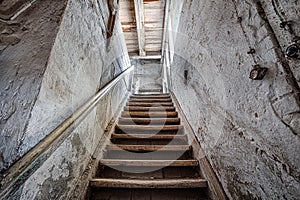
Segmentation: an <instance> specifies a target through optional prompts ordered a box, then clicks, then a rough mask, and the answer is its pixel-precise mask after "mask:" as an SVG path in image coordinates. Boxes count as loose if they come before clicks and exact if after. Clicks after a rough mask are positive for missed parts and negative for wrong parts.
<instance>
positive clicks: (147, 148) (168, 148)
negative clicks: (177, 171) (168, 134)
mask: <svg viewBox="0 0 300 200" xmlns="http://www.w3.org/2000/svg"><path fill="white" fill-rule="evenodd" d="M191 149H192V147H191V146H189V145H169V146H165V145H108V146H107V150H108V151H119V150H121V151H122V150H126V151H132V152H139V151H141V152H144V151H190V150H191Z"/></svg>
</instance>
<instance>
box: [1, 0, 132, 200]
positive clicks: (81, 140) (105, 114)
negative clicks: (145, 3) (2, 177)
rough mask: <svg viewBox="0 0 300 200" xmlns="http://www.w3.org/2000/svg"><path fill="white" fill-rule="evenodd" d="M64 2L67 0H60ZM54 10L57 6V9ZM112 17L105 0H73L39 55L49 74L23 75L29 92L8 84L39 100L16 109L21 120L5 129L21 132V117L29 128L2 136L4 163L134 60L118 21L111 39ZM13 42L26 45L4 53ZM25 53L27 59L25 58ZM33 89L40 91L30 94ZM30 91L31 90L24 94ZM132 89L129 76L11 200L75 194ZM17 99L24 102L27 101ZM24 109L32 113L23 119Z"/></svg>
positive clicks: (66, 197)
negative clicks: (9, 135) (109, 20)
mask: <svg viewBox="0 0 300 200" xmlns="http://www.w3.org/2000/svg"><path fill="white" fill-rule="evenodd" d="M51 2H56V1H49V2H48V1H39V3H38V4H37V5H36V6H35V8H36V9H37V10H39V9H41V7H44V6H45V7H48V6H49V4H51ZM60 3H61V4H63V2H61V1H60ZM54 10H55V9H54V8H53V9H52V12H53V11H54ZM41 12H44V10H41ZM46 13H47V12H46ZM32 14H33V13H32ZM30 17H31V16H29V18H30ZM108 18H109V8H108V5H107V2H106V1H97V0H84V1H76V0H69V1H68V2H67V6H66V8H65V11H64V15H63V17H62V21H61V24H60V26H59V30H58V32H57V33H55V34H54V33H53V36H52V37H53V42H52V43H51V44H49V51H48V52H47V53H48V54H46V53H45V55H46V56H45V57H41V58H40V61H41V62H42V61H43V62H42V63H43V65H42V67H43V70H44V71H43V73H41V72H39V71H38V70H34V69H33V72H36V73H35V74H31V75H30V77H31V76H33V77H32V81H30V79H28V78H27V77H26V75H28V74H30V73H31V72H30V71H29V72H24V74H20V76H21V78H22V80H23V82H24V83H26V85H27V87H28V90H24V89H22V88H20V86H19V89H16V91H15V92H13V90H12V89H11V88H9V87H8V88H9V89H8V93H13V94H14V95H15V96H17V97H18V98H21V99H23V100H27V101H28V99H30V98H29V97H28V96H30V97H31V99H33V100H31V101H30V106H31V107H30V109H28V110H26V112H25V111H22V110H14V112H12V113H13V114H15V115H16V116H19V118H12V120H13V121H12V122H11V125H10V126H8V125H6V126H7V127H6V128H3V129H1V130H10V131H14V130H15V128H16V123H18V122H19V121H16V120H20V126H24V127H23V128H22V129H21V130H18V132H16V131H15V132H14V134H18V135H17V136H14V138H9V137H7V136H5V135H3V134H1V138H5V141H1V142H5V143H6V144H8V145H2V144H1V148H6V150H5V149H4V150H2V151H1V152H5V157H4V160H3V161H4V162H7V163H9V164H10V163H11V160H9V158H10V157H11V159H14V158H15V157H18V156H22V155H24V154H25V153H26V152H27V151H28V150H30V149H31V148H32V147H34V146H35V145H36V144H38V143H39V142H40V141H41V140H42V139H43V138H44V137H45V136H47V135H48V134H49V133H51V131H53V130H54V128H56V127H57V126H58V125H59V124H60V123H61V122H63V121H64V120H65V119H66V118H68V117H69V116H70V115H71V114H72V113H73V112H74V111H75V110H76V109H78V108H79V107H80V106H81V105H83V104H84V103H85V102H86V101H87V100H88V99H90V98H91V97H92V96H93V95H94V94H96V92H97V91H98V90H99V89H100V88H101V87H103V86H104V85H105V84H107V83H108V82H109V81H111V80H112V79H113V78H114V77H116V76H117V75H119V74H120V73H121V72H122V71H124V70H125V69H126V68H127V67H129V66H130V60H129V57H128V53H127V50H126V46H125V41H124V38H123V35H122V29H121V24H120V21H119V20H118V19H117V21H116V25H115V29H114V35H113V36H112V37H111V38H110V39H109V40H107V38H106V36H107V35H106V30H107V24H108ZM50 19H51V18H50ZM40 20H41V23H43V24H48V20H49V18H45V19H44V18H41V19H40ZM45 20H46V21H45ZM45 26H46V25H45ZM35 31H36V32H38V33H37V34H38V35H40V34H43V33H42V32H39V31H40V29H36V30H35ZM48 31H49V29H48ZM50 32H51V31H50ZM28 34H29V35H30V34H33V33H32V32H30V33H28ZM54 39H55V41H54ZM31 40H34V39H32V38H31ZM48 40H49V39H48ZM22 41H23V39H22V40H21V42H22ZM108 41H110V42H108ZM24 42H25V41H24ZM26 42H28V41H26ZM9 48H14V49H15V51H17V50H19V48H21V47H19V46H17V45H16V46H13V47H11V46H9V47H7V49H6V50H5V51H4V52H3V53H2V54H1V56H4V53H5V52H6V51H8V50H9ZM50 49H51V53H50ZM37 53H38V51H37ZM10 56H15V54H13V53H12V52H7V57H8V58H6V59H9V58H10ZM24 57H25V55H24ZM24 57H21V58H20V62H21V61H22V60H21V59H24ZM2 58H3V57H2ZM28 59H30V60H31V62H32V63H35V62H36V59H37V58H36V57H34V56H32V57H28ZM1 61H2V60H1ZM3 62H4V61H3ZM21 63H22V62H21ZM25 67H26V66H25ZM39 67H41V66H40V65H39ZM42 67H41V68H42ZM19 73H21V72H20V71H19ZM13 75H15V74H12V75H11V77H13V78H14V76H13ZM28 76H29V75H28ZM1 81H2V79H1ZM27 82H28V83H27ZM1 86H2V85H1ZM21 86H22V85H21ZM25 89H26V88H25ZM32 90H34V91H35V90H36V92H35V93H34V94H30V95H29V94H26V93H30V92H31V91H32ZM1 91H6V90H4V89H3V90H1ZM23 93H25V94H26V95H28V96H24V95H25V94H24V95H23ZM127 93H128V79H126V80H125V79H124V80H122V81H120V82H119V83H118V84H117V85H116V86H115V87H114V88H113V89H112V90H111V91H110V92H109V94H107V95H106V96H105V98H103V99H102V100H101V102H100V103H99V105H98V106H97V107H96V108H94V109H93V110H92V112H91V113H89V114H88V116H87V117H86V118H85V119H84V120H83V121H82V122H81V123H80V124H75V127H76V128H75V130H73V131H72V133H71V134H70V136H69V137H68V138H67V139H66V140H65V141H64V142H63V143H62V144H61V145H60V146H59V147H58V148H57V149H56V150H55V151H54V153H53V154H52V155H51V156H50V158H49V159H47V161H46V162H45V163H43V165H42V166H41V167H40V168H39V169H38V170H37V171H36V172H34V173H33V174H32V175H31V176H30V177H29V179H28V180H27V181H26V183H25V184H24V185H23V186H22V187H21V188H20V189H19V190H18V191H17V192H16V193H15V194H14V195H12V196H11V197H10V199H24V200H25V199H26V200H27V199H68V197H70V196H71V195H72V191H73V190H74V188H75V186H76V184H77V183H78V181H79V179H80V176H81V175H82V173H83V172H84V170H85V169H86V167H87V165H88V161H89V160H90V158H91V155H92V154H93V153H94V151H95V149H96V146H97V145H98V143H99V141H100V139H101V137H102V135H103V133H104V131H105V129H106V127H107V125H108V124H109V122H110V121H111V120H113V119H114V115H115V114H116V113H117V112H118V111H119V109H120V108H119V105H121V104H122V102H123V101H124V98H125V97H126V95H127ZM22 95H23V96H22ZM3 101H7V102H10V99H9V98H8V97H7V98H3ZM18 104H21V105H22V103H20V102H19V103H18ZM24 104H25V102H24ZM11 107H13V106H9V108H10V109H11ZM22 115H23V116H27V118H26V119H22V117H21V116H22ZM13 116H14V115H13ZM21 119H22V120H21ZM21 122H22V123H21ZM1 125H2V124H1ZM2 140H3V139H2ZM9 164H8V165H9Z"/></svg>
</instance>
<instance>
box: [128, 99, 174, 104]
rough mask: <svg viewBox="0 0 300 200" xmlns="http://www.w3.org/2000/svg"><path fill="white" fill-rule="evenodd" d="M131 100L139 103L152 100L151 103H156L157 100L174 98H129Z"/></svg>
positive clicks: (165, 100)
mask: <svg viewBox="0 0 300 200" xmlns="http://www.w3.org/2000/svg"><path fill="white" fill-rule="evenodd" d="M129 102H138V103H143V102H145V103H147V102H150V103H156V102H172V99H171V98H169V99H164V98H161V99H159V98H157V99H139V98H130V99H129Z"/></svg>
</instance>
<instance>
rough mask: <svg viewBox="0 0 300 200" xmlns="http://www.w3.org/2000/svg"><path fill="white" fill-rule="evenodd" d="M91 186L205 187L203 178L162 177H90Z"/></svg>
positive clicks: (205, 183)
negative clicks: (154, 178)
mask: <svg viewBox="0 0 300 200" xmlns="http://www.w3.org/2000/svg"><path fill="white" fill-rule="evenodd" d="M90 186H91V187H94V188H95V187H96V188H130V189H131V188H136V189H137V188H148V189H151V188H169V189H171V188H206V187H207V181H206V180H205V179H201V178H196V179H169V180H167V179H163V180H139V179H136V180H132V179H92V180H91V181H90Z"/></svg>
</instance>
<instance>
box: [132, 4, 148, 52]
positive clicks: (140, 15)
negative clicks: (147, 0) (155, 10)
mask: <svg viewBox="0 0 300 200" xmlns="http://www.w3.org/2000/svg"><path fill="white" fill-rule="evenodd" d="M134 9H135V18H136V27H137V33H138V43H139V55H140V56H146V51H145V46H146V42H145V16H144V0H134Z"/></svg>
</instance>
